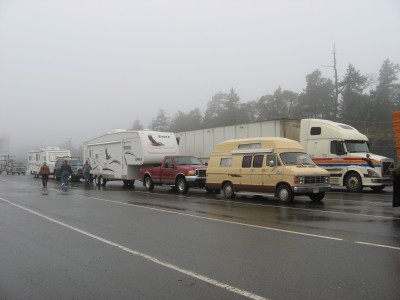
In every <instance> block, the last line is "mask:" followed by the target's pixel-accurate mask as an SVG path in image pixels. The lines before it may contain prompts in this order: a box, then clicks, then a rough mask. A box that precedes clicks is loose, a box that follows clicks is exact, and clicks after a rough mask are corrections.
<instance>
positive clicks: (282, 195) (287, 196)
mask: <svg viewBox="0 0 400 300" xmlns="http://www.w3.org/2000/svg"><path fill="white" fill-rule="evenodd" d="M276 197H277V198H278V201H279V203H290V202H292V201H293V192H292V190H291V189H290V187H289V186H288V185H286V184H281V185H280V186H278V190H277V191H276Z"/></svg>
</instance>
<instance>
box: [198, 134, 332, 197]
mask: <svg viewBox="0 0 400 300" xmlns="http://www.w3.org/2000/svg"><path fill="white" fill-rule="evenodd" d="M206 177H207V179H206V185H207V186H206V189H207V191H208V192H213V191H214V192H217V193H219V192H220V191H221V190H222V192H223V194H224V196H225V197H226V198H233V197H234V196H235V194H236V193H245V194H249V193H250V194H251V193H256V194H257V195H258V194H260V193H262V194H264V193H267V194H272V195H274V196H276V197H277V198H278V200H279V202H281V203H289V202H291V201H292V200H293V197H294V195H306V196H308V197H309V198H310V199H311V200H312V201H321V200H322V199H323V198H324V196H325V192H327V191H329V190H330V188H331V187H330V184H329V172H328V171H326V170H324V169H322V168H320V167H318V166H317V165H315V163H314V162H313V161H312V160H311V158H310V157H309V156H308V154H307V153H305V152H304V148H303V147H302V146H301V145H300V143H299V142H297V141H294V140H290V139H286V138H265V137H260V138H247V139H234V140H228V141H225V142H222V143H219V144H217V145H216V146H215V147H214V150H213V152H212V153H211V156H210V160H209V164H208V167H207V173H206Z"/></svg>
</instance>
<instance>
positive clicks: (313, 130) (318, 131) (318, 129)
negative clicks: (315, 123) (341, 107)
mask: <svg viewBox="0 0 400 300" xmlns="http://www.w3.org/2000/svg"><path fill="white" fill-rule="evenodd" d="M320 134H321V127H311V130H310V135H320Z"/></svg>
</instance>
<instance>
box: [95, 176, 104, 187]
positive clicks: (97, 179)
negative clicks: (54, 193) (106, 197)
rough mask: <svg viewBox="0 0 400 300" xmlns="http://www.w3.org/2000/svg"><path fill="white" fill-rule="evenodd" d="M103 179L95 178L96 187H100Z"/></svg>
mask: <svg viewBox="0 0 400 300" xmlns="http://www.w3.org/2000/svg"><path fill="white" fill-rule="evenodd" d="M102 178H103V177H102V176H98V177H97V178H96V184H97V185H98V186H100V185H101V182H102V181H101V179H102Z"/></svg>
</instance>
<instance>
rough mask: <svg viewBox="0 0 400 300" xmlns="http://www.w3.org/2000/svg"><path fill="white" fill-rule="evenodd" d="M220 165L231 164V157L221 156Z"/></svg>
mask: <svg viewBox="0 0 400 300" xmlns="http://www.w3.org/2000/svg"><path fill="white" fill-rule="evenodd" d="M219 166H220V167H230V166H232V157H224V158H221V161H220V162H219Z"/></svg>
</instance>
